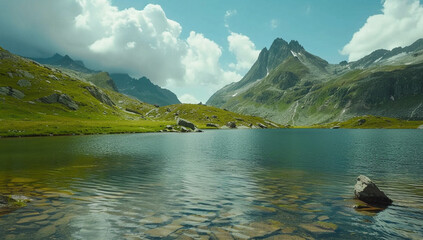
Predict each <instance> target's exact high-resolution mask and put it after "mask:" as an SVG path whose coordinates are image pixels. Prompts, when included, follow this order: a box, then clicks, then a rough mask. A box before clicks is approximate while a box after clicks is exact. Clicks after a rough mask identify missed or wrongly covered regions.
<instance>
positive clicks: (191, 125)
mask: <svg viewBox="0 0 423 240" xmlns="http://www.w3.org/2000/svg"><path fill="white" fill-rule="evenodd" d="M176 125H178V126H182V127H186V128H191V129H192V130H195V129H196V127H195V125H194V123H192V122H190V121H188V120H185V119H182V118H178V119H177V120H176Z"/></svg>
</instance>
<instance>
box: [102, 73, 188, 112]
mask: <svg viewBox="0 0 423 240" xmlns="http://www.w3.org/2000/svg"><path fill="white" fill-rule="evenodd" d="M110 76H111V78H112V79H113V81H114V82H115V83H116V86H117V89H118V90H119V92H121V93H124V94H127V95H129V96H133V97H135V98H137V99H139V100H141V101H143V102H146V103H150V104H156V105H160V106H166V105H172V104H178V103H181V102H180V101H179V99H178V97H176V95H175V94H174V93H173V92H171V91H169V90H167V89H164V88H161V87H159V86H157V85H155V84H153V83H152V82H151V81H150V80H149V79H148V78H146V77H142V78H140V79H134V78H131V77H130V76H129V75H128V74H122V73H116V74H111V75H110Z"/></svg>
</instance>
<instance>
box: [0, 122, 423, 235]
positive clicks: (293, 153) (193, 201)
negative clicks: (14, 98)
mask: <svg viewBox="0 0 423 240" xmlns="http://www.w3.org/2000/svg"><path fill="white" fill-rule="evenodd" d="M422 172H423V131H417V130H344V129H340V130H320V129H280V130H234V131H206V132H205V133H201V134H166V133H164V134H133V135H99V136H75V137H45V138H21V139H0V193H2V194H21V195H25V196H29V197H31V198H32V200H33V201H32V202H30V203H29V204H28V206H27V207H24V208H21V209H19V210H16V211H14V212H11V213H8V214H5V215H3V216H1V217H0V237H1V238H2V239H45V238H50V239H155V238H169V239H174V238H177V239H209V238H210V239H232V238H233V239H248V238H253V239H266V238H269V239H316V238H325V239H421V238H423V174H422ZM359 174H364V175H367V176H368V177H370V178H371V179H373V180H374V181H375V182H376V183H377V184H378V185H379V187H380V188H381V189H382V190H383V191H385V193H386V194H387V195H388V196H390V197H391V198H392V199H393V200H394V205H393V206H391V207H389V208H388V209H386V210H384V211H382V212H379V213H367V212H358V211H356V210H355V209H354V208H353V206H354V205H356V204H359V203H358V202H357V201H355V200H353V187H354V184H355V179H356V177H357V176H358V175H359Z"/></svg>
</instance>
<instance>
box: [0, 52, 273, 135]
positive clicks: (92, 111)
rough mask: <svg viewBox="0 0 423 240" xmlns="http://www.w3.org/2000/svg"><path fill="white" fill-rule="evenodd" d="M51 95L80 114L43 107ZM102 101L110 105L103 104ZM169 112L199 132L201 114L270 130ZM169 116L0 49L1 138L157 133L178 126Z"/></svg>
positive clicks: (188, 110)
mask: <svg viewBox="0 0 423 240" xmlns="http://www.w3.org/2000/svg"><path fill="white" fill-rule="evenodd" d="M100 74H102V73H100ZM89 89H91V90H92V89H94V90H95V93H97V95H101V97H102V98H99V97H98V96H97V97H96V96H94V95H95V94H94V95H93V94H92V93H91V92H90V91H89ZM12 93H13V94H12ZM54 94H56V95H54ZM52 95H53V96H66V99H69V101H72V102H73V103H74V104H76V105H77V107H76V109H74V108H71V107H69V106H68V105H66V104H62V103H60V101H59V102H53V103H45V102H43V101H41V99H42V98H46V97H49V96H50V97H51V96H52ZM104 98H105V99H108V100H109V101H110V100H111V102H107V101H104ZM170 108H172V109H174V110H175V111H178V110H179V112H180V117H182V118H185V119H187V120H189V121H193V122H194V123H195V124H197V125H198V126H199V127H205V126H206V122H205V121H202V120H201V119H200V118H198V117H197V114H201V113H202V112H210V113H213V115H216V116H217V118H218V120H216V122H217V123H219V124H220V125H221V126H223V125H224V124H225V122H224V121H231V120H233V119H234V118H235V117H238V118H243V119H246V120H247V119H248V120H250V119H251V123H252V124H253V125H256V124H258V123H261V124H264V125H265V126H269V127H270V126H271V124H269V123H266V122H265V120H263V119H261V118H252V117H247V116H241V115H239V114H235V113H230V112H227V111H224V110H221V109H217V108H213V107H206V106H198V105H184V104H180V105H173V106H171V107H170ZM198 109H201V111H199V110H198ZM166 110H167V108H156V107H154V106H153V105H150V104H147V103H143V102H140V101H139V100H136V99H134V98H131V97H128V96H126V95H123V94H120V93H118V92H115V91H113V90H112V89H103V88H98V87H95V86H94V85H93V84H92V83H90V82H89V81H87V80H84V79H83V75H78V76H76V75H74V74H69V73H68V72H62V71H60V70H58V69H54V68H50V67H47V66H44V65H40V64H38V63H36V62H33V61H31V60H28V59H25V58H21V57H18V56H16V55H13V54H11V53H9V52H7V51H6V50H4V49H2V48H0V136H35V135H37V136H39V135H71V134H96V133H123V132H156V131H160V130H163V129H165V127H166V126H167V125H172V124H175V115H173V113H172V114H171V115H170V114H169V116H166V114H164V113H163V112H166ZM156 113H158V114H156ZM160 113H163V114H161V115H160ZM170 116H172V117H170ZM249 123H250V122H249Z"/></svg>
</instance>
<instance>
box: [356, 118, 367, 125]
mask: <svg viewBox="0 0 423 240" xmlns="http://www.w3.org/2000/svg"><path fill="white" fill-rule="evenodd" d="M364 123H366V119H359V120H358V121H357V124H358V125H359V126H361V125H363V124H364Z"/></svg>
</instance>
